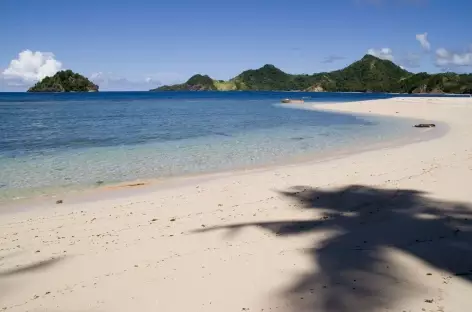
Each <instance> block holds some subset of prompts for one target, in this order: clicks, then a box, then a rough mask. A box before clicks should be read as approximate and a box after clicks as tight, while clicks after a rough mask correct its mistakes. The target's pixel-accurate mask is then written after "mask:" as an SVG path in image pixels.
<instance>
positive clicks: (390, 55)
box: [367, 48, 394, 61]
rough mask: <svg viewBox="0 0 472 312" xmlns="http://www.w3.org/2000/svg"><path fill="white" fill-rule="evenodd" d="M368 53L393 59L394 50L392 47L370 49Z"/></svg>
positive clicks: (384, 58)
mask: <svg viewBox="0 0 472 312" xmlns="http://www.w3.org/2000/svg"><path fill="white" fill-rule="evenodd" d="M367 54H370V55H373V56H376V57H378V58H379V59H382V60H389V61H393V59H394V58H393V52H392V49H390V48H382V49H369V50H367Z"/></svg>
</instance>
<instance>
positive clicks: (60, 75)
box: [28, 70, 98, 92]
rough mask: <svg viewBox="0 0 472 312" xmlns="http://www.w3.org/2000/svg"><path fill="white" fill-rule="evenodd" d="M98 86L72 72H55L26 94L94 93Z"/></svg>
mask: <svg viewBox="0 0 472 312" xmlns="http://www.w3.org/2000/svg"><path fill="white" fill-rule="evenodd" d="M96 91H98V86H97V85H96V84H94V83H93V82H91V81H90V80H88V79H87V78H86V77H84V76H82V75H80V74H77V73H74V72H73V71H72V70H63V71H59V72H57V73H56V74H55V75H54V76H52V77H49V76H48V77H45V78H44V79H42V80H41V81H39V82H38V83H36V84H35V85H34V86H32V87H31V88H29V89H28V92H96Z"/></svg>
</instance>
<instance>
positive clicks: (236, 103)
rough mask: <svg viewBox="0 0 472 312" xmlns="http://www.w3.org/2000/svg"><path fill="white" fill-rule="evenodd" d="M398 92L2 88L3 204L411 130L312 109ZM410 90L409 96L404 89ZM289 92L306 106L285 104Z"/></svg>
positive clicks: (276, 159)
mask: <svg viewBox="0 0 472 312" xmlns="http://www.w3.org/2000/svg"><path fill="white" fill-rule="evenodd" d="M393 96H395V95H388V94H373V93H371V94H363V93H305V92H289V93H287V92H100V93H50V94H47V93H44V94H42V93H0V203H4V202H8V201H14V200H18V199H25V198H34V197H37V196H39V197H44V196H53V195H57V194H62V193H67V192H75V191H81V190H86V189H93V188H99V187H103V186H106V185H113V184H117V183H122V182H127V181H136V180H141V179H149V180H152V179H165V178H168V177H178V176H186V175H196V174H202V173H210V172H219V171H227V170H235V169H236V170H237V169H246V168H255V167H258V166H267V165H276V164H281V163H286V162H290V161H294V160H295V159H301V158H303V159H310V158H312V157H313V158H314V157H316V155H319V154H320V153H324V154H326V153H328V154H329V152H332V151H333V152H334V151H336V150H340V149H348V148H351V147H352V148H355V147H359V146H368V145H369V144H376V143H379V142H384V141H387V140H395V139H398V138H402V137H408V136H410V135H412V133H413V131H415V130H414V129H413V128H412V127H411V121H408V120H403V119H397V118H381V117H365V116H354V115H348V114H340V113H330V112H321V111H316V110H312V109H310V108H311V106H312V105H311V104H309V103H311V102H329V103H333V104H332V105H336V104H335V103H337V102H348V101H360V100H373V99H380V98H390V97H393ZM402 96H404V95H402ZM284 98H295V99H301V98H303V99H304V100H305V102H306V103H305V104H304V105H282V104H280V101H281V100H282V99H284Z"/></svg>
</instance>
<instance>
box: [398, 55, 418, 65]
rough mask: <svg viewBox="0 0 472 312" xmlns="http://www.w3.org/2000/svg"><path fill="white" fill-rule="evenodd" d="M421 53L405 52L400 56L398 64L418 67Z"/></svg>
mask: <svg viewBox="0 0 472 312" xmlns="http://www.w3.org/2000/svg"><path fill="white" fill-rule="evenodd" d="M420 62H421V55H420V54H417V53H407V54H406V56H404V57H402V58H401V59H400V61H399V64H401V65H402V67H404V68H418V67H420Z"/></svg>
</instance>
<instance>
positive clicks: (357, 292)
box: [198, 185, 472, 311]
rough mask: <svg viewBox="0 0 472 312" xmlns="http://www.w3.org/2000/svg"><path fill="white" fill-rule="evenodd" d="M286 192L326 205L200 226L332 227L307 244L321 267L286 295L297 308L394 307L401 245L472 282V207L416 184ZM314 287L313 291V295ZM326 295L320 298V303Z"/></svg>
mask: <svg viewBox="0 0 472 312" xmlns="http://www.w3.org/2000/svg"><path fill="white" fill-rule="evenodd" d="M281 194H282V195H284V196H285V197H288V198H289V199H291V200H294V201H295V202H296V203H297V204H298V205H299V206H300V205H301V206H302V207H303V208H304V209H319V210H322V211H324V212H325V214H324V216H322V217H321V218H316V219H310V220H298V221H293V220H287V221H278V222H258V223H246V224H234V225H229V226H221V227H212V228H206V229H201V230H198V232H203V231H212V230H217V229H227V230H229V231H230V233H233V234H234V233H235V232H236V231H239V230H242V229H243V228H245V227H249V226H255V227H260V228H263V229H267V230H269V231H271V232H272V233H274V234H277V235H278V236H290V235H299V234H304V233H309V232H317V231H330V232H334V234H333V235H331V236H327V238H326V239H324V240H323V241H321V243H318V244H315V246H314V247H313V248H311V249H309V250H305V252H308V253H309V255H310V256H311V257H312V258H313V261H314V265H315V267H317V268H318V269H317V270H313V271H312V272H308V273H307V274H305V275H304V276H303V277H301V278H300V279H299V280H298V281H297V283H296V284H295V285H294V286H293V287H292V288H291V289H289V290H287V293H286V295H287V296H289V297H290V298H299V297H300V296H302V295H303V296H305V300H296V301H295V300H294V301H293V305H292V307H293V310H294V311H313V310H314V307H315V306H318V305H321V307H322V309H323V310H325V311H373V310H376V309H378V308H386V307H389V306H390V304H392V303H393V301H395V300H396V299H400V298H401V297H402V295H404V293H403V294H402V290H401V288H402V287H399V284H401V282H400V281H399V276H401V275H402V272H401V271H400V272H399V271H398V268H395V266H394V265H391V261H389V259H388V251H391V250H397V251H401V252H402V253H403V254H407V255H409V256H413V257H416V258H417V259H420V260H422V261H423V262H425V263H427V264H429V265H431V266H434V267H436V268H438V269H440V270H442V271H445V272H448V274H450V275H455V276H457V277H459V278H461V279H463V280H466V281H468V282H471V281H472V235H471V234H472V233H471V230H472V222H471V221H472V206H470V205H469V204H465V203H460V202H447V201H440V200H434V199H430V198H428V197H426V194H424V193H421V192H418V191H415V190H389V189H379V188H372V187H367V186H361V185H351V186H347V187H345V188H341V189H335V190H318V189H313V188H310V187H294V188H292V189H291V190H290V191H286V192H281ZM307 292H308V294H310V293H311V294H313V295H312V296H308V297H307V296H306V294H307ZM320 301H321V303H320Z"/></svg>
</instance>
